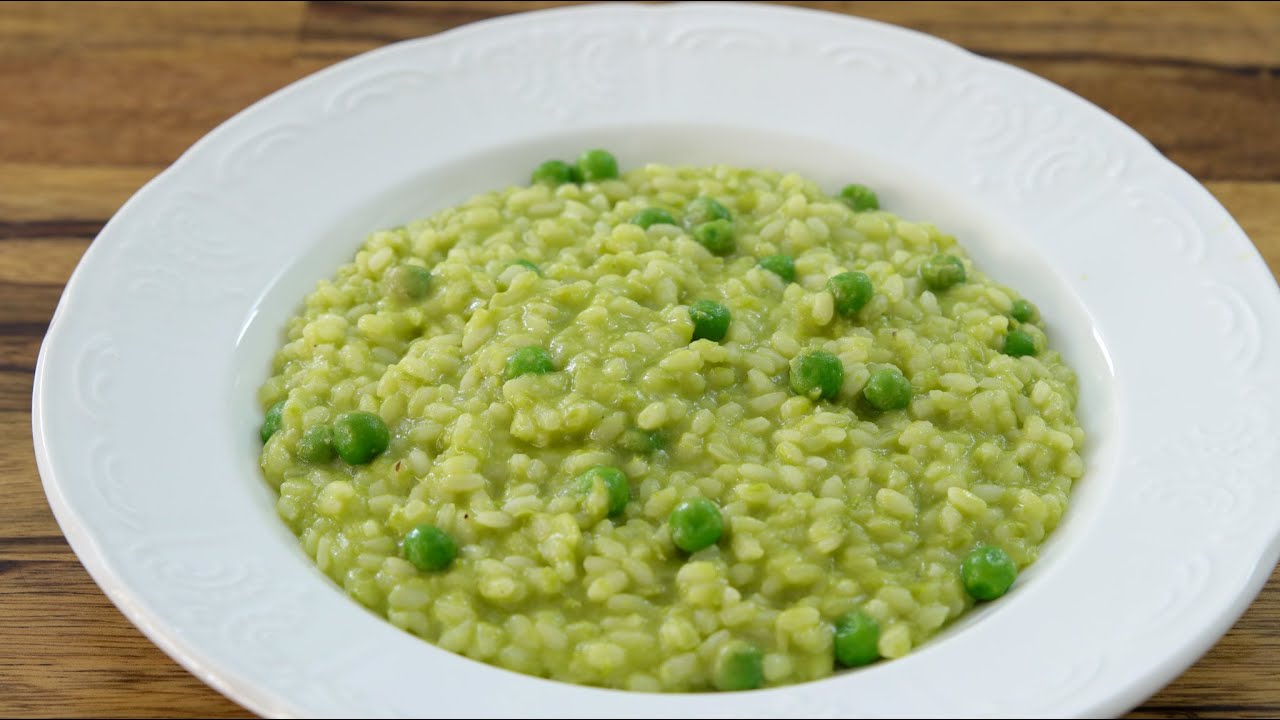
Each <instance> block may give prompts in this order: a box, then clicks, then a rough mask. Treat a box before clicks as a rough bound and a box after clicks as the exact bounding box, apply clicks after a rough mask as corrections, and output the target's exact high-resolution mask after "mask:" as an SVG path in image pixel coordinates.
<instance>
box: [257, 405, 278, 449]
mask: <svg viewBox="0 0 1280 720" xmlns="http://www.w3.org/2000/svg"><path fill="white" fill-rule="evenodd" d="M282 422H284V401H283V400H281V401H280V402H277V403H276V404H275V405H272V406H271V407H269V408H267V414H266V415H265V416H264V417H263V418H262V429H260V430H259V431H258V435H259V436H260V437H261V438H262V442H266V441H268V440H270V439H271V436H272V435H275V434H276V431H277V430H279V429H280V424H281V423H282Z"/></svg>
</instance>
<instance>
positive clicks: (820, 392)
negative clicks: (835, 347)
mask: <svg viewBox="0 0 1280 720" xmlns="http://www.w3.org/2000/svg"><path fill="white" fill-rule="evenodd" d="M790 384H791V390H792V392H794V393H795V394H797V395H804V396H805V397H808V398H814V397H815V396H816V397H818V398H821V399H823V400H834V399H835V398H836V395H839V394H840V388H841V386H843V385H844V364H843V363H841V362H840V358H838V357H836V356H835V355H832V354H831V353H829V352H827V351H826V350H814V351H813V352H810V353H805V354H804V355H801V356H799V357H797V358H795V359H793V360H792V361H791V377H790Z"/></svg>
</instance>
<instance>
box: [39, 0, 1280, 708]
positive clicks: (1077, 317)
mask: <svg viewBox="0 0 1280 720" xmlns="http://www.w3.org/2000/svg"><path fill="white" fill-rule="evenodd" d="M592 146H603V147H609V148H612V149H613V150H614V151H615V152H616V154H617V155H618V156H619V159H620V161H621V163H622V165H623V166H635V165H637V164H640V163H643V162H647V161H664V162H690V163H703V162H711V161H723V162H728V163H732V164H735V165H743V166H750V165H757V166H767V167H773V168H777V169H788V170H797V171H800V172H802V173H805V174H808V175H810V176H813V177H815V178H817V179H818V180H820V181H822V182H824V183H825V184H826V185H827V186H828V187H831V188H835V187H837V186H838V185H839V184H840V183H842V182H845V181H848V180H851V179H857V180H859V181H861V182H866V183H868V184H870V185H873V186H875V187H876V188H877V189H879V190H880V196H881V198H882V200H883V202H884V204H885V206H886V207H888V208H890V209H893V210H895V211H897V212H899V213H900V214H902V215H905V216H907V217H911V218H915V219H927V220H932V221H935V222H936V223H937V224H938V225H939V226H941V227H943V228H945V229H947V230H949V231H951V232H954V233H955V234H957V235H958V236H959V237H960V239H961V241H962V242H963V243H964V244H965V245H966V246H967V247H968V248H969V249H970V251H971V252H972V254H973V256H974V257H975V258H976V260H977V262H978V263H979V264H980V265H982V266H983V267H984V268H985V269H987V270H988V271H989V272H990V273H991V274H992V275H993V276H995V277H996V278H998V279H1000V280H1002V281H1004V282H1006V283H1008V284H1010V285H1012V286H1014V287H1017V288H1020V289H1022V290H1023V291H1025V292H1027V293H1028V294H1029V295H1030V296H1031V297H1033V298H1034V299H1035V300H1036V301H1037V302H1038V303H1039V305H1040V307H1041V309H1042V311H1043V312H1044V315H1045V316H1046V317H1047V318H1049V332H1050V335H1051V338H1052V340H1053V342H1054V343H1055V344H1056V346H1057V347H1060V348H1062V349H1063V350H1064V353H1065V355H1066V356H1067V358H1068V360H1069V361H1070V362H1071V364H1072V365H1073V366H1074V367H1075V368H1076V369H1077V370H1078V371H1079V374H1080V380H1081V388H1082V393H1081V405H1080V416H1081V420H1082V422H1083V423H1084V424H1085V427H1086V430H1087V432H1088V433H1089V445H1088V454H1087V458H1086V460H1087V463H1088V470H1087V474H1086V476H1085V478H1084V480H1083V481H1082V482H1081V483H1080V484H1079V486H1078V488H1077V491H1076V493H1075V495H1074V497H1073V505H1072V508H1071V510H1070V512H1069V514H1068V516H1067V519H1066V521H1065V522H1064V524H1063V526H1062V527H1061V528H1060V529H1059V530H1058V532H1057V533H1056V534H1055V536H1054V537H1053V538H1052V540H1051V541H1050V543H1049V544H1048V546H1047V549H1046V552H1045V554H1044V556H1043V558H1042V560H1041V561H1040V562H1039V563H1037V564H1036V565H1035V566H1034V567H1033V568H1032V569H1031V571H1029V572H1028V573H1026V574H1025V575H1024V577H1023V578H1022V579H1021V580H1020V582H1019V585H1018V587H1017V588H1016V589H1015V591H1014V592H1013V593H1011V594H1010V596H1009V597H1007V598H1006V599H1004V600H1002V601H1001V602H999V603H995V604H993V605H991V606H989V607H986V608H984V609H983V610H982V611H980V612H977V613H974V614H972V615H970V616H968V617H967V618H966V619H965V620H964V621H963V622H961V623H959V624H958V625H957V626H956V627H954V628H952V629H950V630H949V631H948V632H947V633H945V634H944V635H943V636H942V637H940V638H939V639H937V640H935V641H934V642H931V643H929V644H928V645H926V646H925V647H923V648H921V649H919V650H917V651H916V652H915V653H913V654H912V655H910V656H908V657H907V658H905V659H902V660H899V661H896V662H888V663H882V664H879V665H877V666H875V667H872V668H870V669H867V670H864V671H860V672H856V673H850V674H845V675H841V676H837V677H834V678H831V679H827V680H823V681H820V682H814V683H808V684H805V685H800V686H792V687H787V688H780V689H772V690H763V691H758V692H753V693H736V694H729V695H724V694H721V695H714V694H703V695H666V696H663V695H646V694H625V693H619V692H613V691H605V690H598V689H590V688H583V687H576V686H572V685H566V684H559V683H554V682H549V681H544V680H539V679H536V678H532V677H526V676H522V675H517V674H514V673H510V672H506V671H503V670H498V669H494V668H491V667H489V666H486V665H483V664H480V663H476V662H472V661H469V660H466V659H463V658H460V657H457V656H454V655H451V654H449V653H446V652H444V651H441V650H438V649H436V648H435V647H434V646H432V645H430V644H428V643H425V642H422V641H421V640H419V639H417V638H414V637H412V636H410V635H408V634H406V633H403V632H400V631H399V630H396V629H395V628H393V627H392V626H391V625H390V624H389V623H387V622H385V621H383V620H381V619H379V618H377V617H374V616H373V615H371V614H369V613H367V612H365V611H363V610H361V609H360V608H359V607H358V606H357V604H356V603H355V602H354V601H352V600H350V599H348V598H347V597H346V596H345V595H344V594H343V593H342V592H341V591H340V590H339V589H338V588H337V587H335V586H334V585H333V584H332V583H330V582H329V581H328V580H327V579H325V578H324V577H323V576H322V575H321V574H320V573H319V572H318V571H317V570H316V569H315V568H314V567H313V565H312V563H311V562H310V561H309V560H308V559H307V558H306V557H305V556H304V555H303V553H302V551H301V550H300V549H299V547H298V544H297V541H296V540H295V538H294V537H293V536H292V535H291V534H290V533H289V531H288V530H287V529H286V528H285V526H284V524H283V523H282V522H280V521H279V520H278V519H277V517H276V515H275V512H274V507H273V496H272V493H271V491H270V490H269V489H268V488H267V485H266V483H265V482H263V480H262V479H261V476H260V474H259V470H258V468H257V464H256V458H257V451H258V445H259V443H258V441H257V439H256V435H257V426H258V424H259V422H260V415H259V411H258V408H257V407H256V404H255V402H254V391H255V390H256V388H257V386H258V385H259V383H260V382H261V381H262V380H263V379H264V378H265V377H266V375H267V371H268V361H269V358H270V356H271V354H272V352H273V350H274V348H275V347H276V345H277V344H278V343H279V342H280V328H281V327H282V324H283V322H284V320H285V318H286V317H287V316H288V315H289V314H291V313H292V312H293V311H294V310H295V308H296V307H298V304H299V302H300V299H301V298H302V297H303V295H304V294H305V293H306V292H307V291H308V290H309V289H311V288H312V287H314V284H315V282H316V281H317V280H318V279H320V278H322V277H326V276H329V275H330V274H331V273H332V272H333V271H334V269H335V268H336V267H337V266H338V265H339V264H340V263H341V262H343V261H344V260H345V259H347V258H349V257H350V256H351V254H352V253H353V251H354V250H355V248H356V247H357V246H358V244H359V243H360V242H361V240H362V239H363V237H364V235H365V234H366V233H367V232H369V231H371V230H373V229H376V228H380V227H385V226H389V225H393V224H396V223H399V222H402V221H405V220H408V219H410V218H413V217H416V216H420V215H423V214H425V213H428V212H429V211H431V210H434V209H437V208H440V207H444V206H447V205H451V204H454V203H456V202H458V201H460V200H462V199H464V198H465V197H466V196H468V195H470V194H472V193H475V192H478V191H482V190H486V189H489V188H493V187H497V186H503V185H506V184H510V183H514V182H520V181H523V180H524V179H525V178H526V177H527V173H528V171H529V169H530V168H532V167H533V166H534V165H535V164H536V163H537V162H539V161H541V160H542V159H545V158H547V157H566V156H567V157H572V156H573V155H574V154H576V152H577V151H578V150H580V149H582V148H586V147H592ZM1278 323H1280V296H1278V294H1277V290H1276V286H1275V283H1274V281H1273V280H1272V278H1271V275H1270V273H1269V272H1268V271H1267V269H1266V267H1265V266H1264V265H1263V263H1262V261H1261V260H1260V259H1259V257H1258V254H1257V252H1256V251H1255V250H1254V249H1253V246H1252V245H1251V244H1250V243H1249V241H1248V239H1247V238H1246V237H1245V236H1244V234H1243V233H1242V232H1241V230H1240V228H1239V227H1238V226H1237V225H1236V224H1235V222H1233V221H1232V219H1231V217H1230V216H1229V215H1228V214H1227V213H1226V212H1225V211H1224V210H1223V209H1222V207H1221V206H1220V205H1219V204H1218V203H1217V202H1215V201H1214V199H1213V198H1212V197H1211V196H1210V195H1209V193H1207V192H1206V191H1205V190H1204V189H1202V188H1201V187H1200V186H1199V185H1198V184H1197V183H1196V182H1195V181H1194V180H1192V178H1190V177H1189V176H1187V175H1186V174H1185V173H1183V172H1182V171H1181V170H1179V169H1178V168H1176V167H1175V166H1173V165H1172V164H1170V163H1169V162H1168V161H1166V160H1165V159H1164V158H1163V157H1161V156H1160V155H1159V154H1158V153H1157V152H1156V151H1155V149H1154V148H1152V147H1151V146H1150V145H1149V144H1147V143H1146V142H1145V141H1144V140H1143V139H1142V138H1141V137H1139V136H1138V135H1137V134H1136V133H1134V132H1133V131H1132V130H1130V129H1129V128H1127V127H1125V126H1124V125H1122V124H1121V123H1120V122H1118V121H1117V120H1115V119H1114V118H1112V117H1110V116H1109V115H1107V114H1105V113H1104V112H1102V111H1101V110H1099V109H1097V108H1096V107H1094V106H1092V105H1090V104H1089V103H1087V102H1085V101H1083V100H1081V99H1080V98H1078V97H1076V96H1074V95H1072V94H1070V93H1068V92H1066V91H1064V90H1062V89H1060V88H1058V87H1056V86H1054V85H1052V84H1050V83H1048V82H1045V81H1043V80H1040V79H1038V78H1036V77H1033V76H1031V75H1029V74H1027V73H1025V72H1022V71H1020V70H1016V69H1014V68H1011V67H1008V66H1006V65H1002V64H999V63H995V62H991V61H988V60H983V59H981V58H978V57H976V56H974V55H971V54H969V53H967V52H965V51H963V50H961V49H959V48H956V47H954V46H952V45H949V44H947V43H944V42H941V41H939V40H936V39H934V38H931V37H928V36H925V35H921V34H918V33H915V32H910V31H907V30H902V29H898V28H894V27H890V26H886V25H881V24H878V23H873V22H868V21H863V20H856V19H852V18H847V17H841V16H836V15H829V14H824V13H817V12H809V11H799V10H791V9H783V8H778V7H771V6H764V5H751V6H732V5H725V4H722V3H716V4H714V5H710V4H708V5H702V4H695V5H674V6H662V7H634V6H627V5H609V6H594V7H585V8H576V9H571V10H559V11H553V12H541V13H533V14H528V15H520V16H512V17H508V18H503V19H500V20H496V21H489V22H484V23H479V24H476V25H471V26H468V27H465V28H462V29H459V30H455V31H452V32H448V33H444V34H442V35H439V36H435V37H431V38H427V39H424V40H417V41H412V42H406V43H401V44H397V45H393V46H391V47H387V48H384V49H381V50H378V51H375V52H372V53H368V54H366V55H363V56H361V57H358V58H355V59H353V60H349V61H347V62H343V63H341V64H339V65H337V66H335V67H332V68H329V69H326V70H324V71H322V72H319V73H317V74H315V75H314V76H312V77H309V78H307V79H305V80H302V81H301V82H298V83H296V84H294V85H292V86H290V87H288V88H286V89H284V90H282V91H280V92H278V93H276V94H275V95H273V96H271V97H270V98H268V99H266V100H264V101H262V102H260V103H258V104H256V105H254V106H253V107H252V108H250V109H248V110H246V111H245V112H243V113H241V114H240V115H238V116H236V117H235V118H233V119H231V120H229V121H228V122H227V123H225V124H224V125H222V126H221V127H219V128H218V129H217V130H215V131H214V132H212V133H210V134H209V135H208V136H207V137H206V138H204V139H203V140H201V141H200V142H199V143H197V144H196V145H195V146H194V147H192V148H191V150H189V151H188V152H187V153H186V154H185V155H183V156H182V158H181V159H179V160H178V162H176V163H175V164H174V165H173V167H171V168H169V169H168V170H167V171H165V172H164V173H163V174H161V175H160V176H159V177H158V178H156V179H155V180H154V181H152V182H151V183H149V184H148V185H147V186H146V187H145V188H143V189H142V190H141V191H139V192H138V194H137V195H135V196H134V197H133V199H131V200H130V201H129V202H128V203H127V204H126V205H125V206H124V207H123V208H122V209H121V210H120V212H119V213H118V214H117V215H116V216H115V217H114V218H113V219H112V220H111V222H110V223H108V225H107V226H106V227H105V228H104V229H103V231H102V234H101V235H99V236H98V239H97V240H96V241H95V242H94V243H93V246H92V247H91V248H90V250H89V252H88V253H86V255H85V257H84V259H83V260H82V261H81V263H80V266H79V268H77V270H76V272H75V275H74V276H73V277H72V279H71V282H70V283H69V284H68V286H67V290H66V292H65V294H64V295H63V298H62V302H61V303H60V304H59V306H58V312H57V314H56V315H55V316H54V319H53V323H52V325H51V327H50V329H49V334H48V336H47V338H46V340H45V343H44V347H43V348H42V349H41V353H40V362H39V366H38V368H37V371H36V384H35V394H34V402H33V416H34V418H33V425H34V434H35V444H36V453H37V457H38V460H39V467H40V473H41V475H42V477H43V478H44V484H45V490H46V492H47V493H48V496H49V500H50V504H51V505H52V506H53V509H54V512H55V513H56V515H57V517H58V521H59V523H60V524H61V526H62V529H63V531H64V532H65V533H66V535H67V538H68V539H69V540H70V542H71V545H72V547H73V548H74V549H75V551H76V553H77V554H78V555H79V556H80V559H81V560H82V561H83V563H84V564H85V566H86V567H87V568H88V569H89V572H90V573H91V574H92V575H93V577H94V579H95V580H97V582H98V584H99V585H100V586H101V587H102V589H103V590H104V591H105V592H106V593H107V595H108V596H109V597H110V598H111V599H112V601H113V602H115V604H116V605H117V606H119V608H120V609H121V610H122V611H123V612H124V613H125V615H126V616H128V618H129V619H130V620H131V621H133V622H134V623H135V624H136V625H137V626H138V627H139V628H140V629H141V630H142V631H143V632H145V633H146V634H147V635H148V636H149V637H150V638H151V639H152V640H154V641H155V642H156V644H158V645H159V646H160V647H161V648H163V649H164V650H165V652H167V653H169V655H171V656H172V657H174V659H176V660H177V661H178V662H180V663H182V664H183V665H184V666H185V667H187V668H188V669H189V670H191V672H193V673H195V674H196V675H197V676H198V677H200V678H201V679H202V680H204V681H205V682H207V683H209V684H210V685H212V686H213V687H215V688H217V689H218V690H220V691H221V692H223V693H225V694H226V695H228V696H229V697H231V698H232V699H234V700H236V701H238V702H240V703H242V704H243V705H245V706H246V707H248V708H250V709H252V710H254V711H256V712H258V713H261V714H264V715H303V716H365V715H405V716H419V717H420V716H423V715H427V714H430V715H436V716H447V717H448V716H457V715H493V714H537V715H556V716H564V715H565V714H569V715H581V716H596V717H599V716H605V717H608V716H629V715H642V716H655V715H660V716H671V717H685V716H690V715H693V716H703V717H707V716H729V715H733V716H742V715H788V716H806V717H811V716H817V715H831V716H837V715H838V716H849V715H873V716H883V715H913V716H928V717H936V716H942V715H1009V716H1027V715H1059V716H1061V715H1091V716H1092V715H1110V714H1116V713H1121V712H1123V711H1125V710H1126V709H1128V708H1130V707H1132V706H1133V705H1135V704H1137V703H1138V702H1140V701H1141V700H1142V699H1143V698H1145V697H1147V696H1148V695H1149V694H1151V693H1152V692H1154V691H1155V690H1157V689H1158V688H1159V687H1161V686H1162V685H1163V684H1164V683H1166V682H1168V681H1169V680H1170V679H1172V678H1173V677H1174V676H1175V675H1177V674H1178V673H1179V672H1180V671H1181V670H1183V669H1184V668H1186V667H1187V666H1188V665H1190V664H1191V663H1192V662H1193V661H1194V660H1195V658H1196V657H1198V656H1199V655H1200V653H1202V652H1203V651H1204V650H1205V649H1207V648H1208V647H1209V646H1210V645H1211V644H1212V643H1213V642H1214V641H1215V640H1216V639H1217V638H1218V637H1219V636H1220V635H1221V634H1222V633H1223V632H1224V631H1225V630H1226V629H1227V628H1228V627H1229V626H1230V625H1231V624H1232V622H1234V620H1235V619H1236V618H1237V617H1238V616H1239V614H1240V613H1241V612H1242V611H1243V609H1244V608H1245V606H1246V605H1247V604H1248V603H1249V601H1250V600H1251V599H1252V598H1253V596H1254V595H1255V593H1256V592H1257V591H1258V589H1259V588H1260V587H1261V586H1262V583H1263V581H1264V580H1265V579H1266V578H1267V576H1268V574H1269V572H1270V570H1271V568H1272V567H1273V565H1274V564H1275V562H1276V558H1277V554H1278V552H1280V544H1278V542H1280V533H1278V531H1280V518H1278V517H1277V516H1276V514H1275V512H1274V510H1275V508H1276V507H1277V506H1278V505H1277V501H1278V500H1280V497H1278V496H1280V483H1276V482H1275V470H1276V465H1277V463H1276V460H1277V458H1276V453H1277V441H1276V437H1277V432H1278V430H1280V428H1277V413H1278V412H1280V362H1277V361H1278V360H1280V352H1278V351H1277V347H1276V335H1275V333H1274V331H1275V329H1276V328H1277V327H1278V326H1280V324H1278ZM1265 328H1271V332H1264V329H1265Z"/></svg>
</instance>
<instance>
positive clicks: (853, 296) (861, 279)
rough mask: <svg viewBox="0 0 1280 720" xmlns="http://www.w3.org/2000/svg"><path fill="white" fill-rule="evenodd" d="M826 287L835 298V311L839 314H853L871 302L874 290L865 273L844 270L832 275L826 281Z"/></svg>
mask: <svg viewBox="0 0 1280 720" xmlns="http://www.w3.org/2000/svg"><path fill="white" fill-rule="evenodd" d="M827 289H828V290H830V291H831V294H832V295H833V296H834V297H835V300H836V311H837V312H839V313H840V314H841V315H853V314H854V313H856V312H858V311H859V310H861V309H862V308H863V306H865V305H866V304H867V303H869V302H871V298H873V297H875V294H876V290H875V288H874V287H873V286H872V285H871V278H870V277H868V276H867V274H866V273H860V272H844V273H840V274H839V275H833V276H832V277H831V279H830V280H828V281H827Z"/></svg>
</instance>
